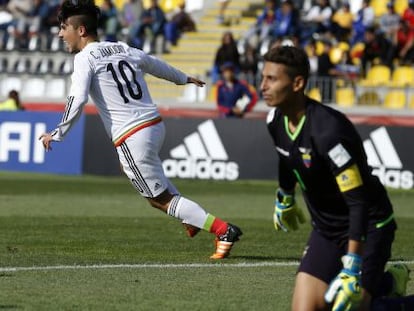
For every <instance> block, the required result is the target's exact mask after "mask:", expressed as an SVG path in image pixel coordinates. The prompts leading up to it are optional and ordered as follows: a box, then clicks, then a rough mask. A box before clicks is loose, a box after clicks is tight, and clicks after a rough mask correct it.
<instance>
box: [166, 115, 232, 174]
mask: <svg viewBox="0 0 414 311" xmlns="http://www.w3.org/2000/svg"><path fill="white" fill-rule="evenodd" d="M170 156H171V158H172V159H166V160H164V161H163V163H162V165H163V168H164V172H165V175H166V176H167V177H169V178H173V177H179V178H199V179H215V180H236V179H237V178H238V177H239V166H238V164H237V163H235V162H231V161H228V160H229V157H228V155H227V152H226V150H225V149H224V146H223V143H222V141H221V139H220V136H219V134H218V132H217V129H216V127H215V126H214V123H213V121H212V120H207V121H205V122H203V123H201V124H200V125H199V126H198V127H197V131H196V132H194V133H192V134H190V135H188V136H186V137H184V143H182V144H180V145H178V146H177V147H175V148H173V149H172V150H171V151H170Z"/></svg>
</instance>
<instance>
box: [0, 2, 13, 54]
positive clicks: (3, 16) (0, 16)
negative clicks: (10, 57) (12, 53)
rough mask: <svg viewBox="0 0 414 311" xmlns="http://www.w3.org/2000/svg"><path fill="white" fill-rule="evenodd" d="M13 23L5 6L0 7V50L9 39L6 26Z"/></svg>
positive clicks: (10, 25) (11, 16) (11, 25)
mask: <svg viewBox="0 0 414 311" xmlns="http://www.w3.org/2000/svg"><path fill="white" fill-rule="evenodd" d="M14 24H15V21H14V18H13V15H12V14H11V13H10V12H8V11H7V10H6V9H5V8H2V9H0V50H2V49H3V48H4V47H5V46H6V43H7V40H8V39H9V33H8V31H7V30H8V28H9V27H13V25H14Z"/></svg>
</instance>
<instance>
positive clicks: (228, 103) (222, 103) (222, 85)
mask: <svg viewBox="0 0 414 311" xmlns="http://www.w3.org/2000/svg"><path fill="white" fill-rule="evenodd" d="M220 69H221V71H222V77H223V80H220V81H218V82H217V107H218V110H219V112H220V115H221V116H222V117H236V118H242V117H243V116H244V115H245V114H246V113H247V112H249V111H251V110H252V108H253V106H254V105H255V104H256V102H257V94H256V92H255V91H253V89H251V88H250V87H249V85H248V83H247V82H245V81H241V80H239V79H237V77H236V73H235V66H234V64H233V63H231V62H226V63H224V64H223V65H222V66H221V68H220Z"/></svg>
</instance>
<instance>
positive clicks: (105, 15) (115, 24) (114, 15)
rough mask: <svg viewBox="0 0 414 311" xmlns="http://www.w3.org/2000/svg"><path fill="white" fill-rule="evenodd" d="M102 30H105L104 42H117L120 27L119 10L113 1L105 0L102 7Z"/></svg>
mask: <svg viewBox="0 0 414 311" xmlns="http://www.w3.org/2000/svg"><path fill="white" fill-rule="evenodd" d="M100 26H101V27H100V28H101V29H102V30H103V34H104V38H103V40H104V41H110V42H116V41H117V33H118V29H119V27H120V23H119V20H118V10H117V9H116V7H115V4H114V3H113V2H112V0H103V2H102V5H101V17H100Z"/></svg>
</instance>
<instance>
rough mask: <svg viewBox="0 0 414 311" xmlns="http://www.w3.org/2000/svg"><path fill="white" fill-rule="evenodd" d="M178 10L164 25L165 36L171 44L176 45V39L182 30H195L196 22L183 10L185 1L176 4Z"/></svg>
mask: <svg viewBox="0 0 414 311" xmlns="http://www.w3.org/2000/svg"><path fill="white" fill-rule="evenodd" d="M178 8H179V11H178V12H177V13H176V14H174V15H173V16H172V17H171V20H170V21H169V22H168V23H167V24H166V25H165V38H166V40H167V41H168V42H170V43H171V44H172V45H177V42H178V39H179V38H180V37H181V34H182V33H184V32H192V31H196V30H197V27H196V23H195V21H194V20H193V18H192V17H191V15H190V14H188V13H187V12H186V11H185V1H182V3H180V4H179V5H178Z"/></svg>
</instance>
